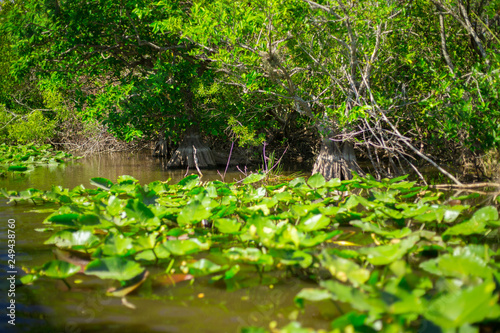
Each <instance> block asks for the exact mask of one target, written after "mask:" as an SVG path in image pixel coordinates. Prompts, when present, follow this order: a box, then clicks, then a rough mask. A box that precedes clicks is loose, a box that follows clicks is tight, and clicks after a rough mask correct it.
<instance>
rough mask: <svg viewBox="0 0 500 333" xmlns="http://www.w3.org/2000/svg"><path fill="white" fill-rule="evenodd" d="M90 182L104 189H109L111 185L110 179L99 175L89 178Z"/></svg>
mask: <svg viewBox="0 0 500 333" xmlns="http://www.w3.org/2000/svg"><path fill="white" fill-rule="evenodd" d="M90 184H92V185H95V186H97V187H99V188H102V189H103V190H106V191H109V189H110V188H111V186H113V182H112V181H111V180H109V179H106V178H100V177H96V178H91V179H90Z"/></svg>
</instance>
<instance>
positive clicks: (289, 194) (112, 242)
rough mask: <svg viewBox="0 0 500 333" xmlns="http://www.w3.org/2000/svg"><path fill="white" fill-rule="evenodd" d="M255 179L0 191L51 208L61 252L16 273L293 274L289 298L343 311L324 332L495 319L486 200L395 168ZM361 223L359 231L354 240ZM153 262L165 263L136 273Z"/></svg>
mask: <svg viewBox="0 0 500 333" xmlns="http://www.w3.org/2000/svg"><path fill="white" fill-rule="evenodd" d="M264 178H265V175H264V174H251V175H249V176H248V177H246V178H245V179H243V180H242V181H240V182H238V183H222V182H219V181H213V182H206V183H201V182H200V179H199V177H198V176H196V175H191V176H188V177H186V178H184V179H183V180H181V181H180V182H179V183H177V184H169V183H168V182H160V181H155V182H152V183H150V184H147V185H140V184H139V183H138V181H137V180H136V179H134V178H133V177H130V176H121V177H119V179H118V180H117V182H116V183H113V182H111V181H110V180H108V179H104V178H93V179H92V181H91V184H93V185H95V186H96V188H88V189H87V188H85V187H84V186H83V185H80V186H78V187H76V188H74V189H72V190H69V189H64V188H61V187H58V186H54V187H53V188H52V190H50V191H39V190H36V189H28V190H26V191H21V192H19V193H18V192H11V191H9V192H7V191H5V190H4V191H2V193H3V194H4V196H6V197H7V198H9V199H10V201H16V202H17V201H23V200H31V201H33V202H35V203H41V202H47V201H49V202H54V203H58V204H59V205H61V207H60V208H59V209H57V210H56V211H55V212H54V213H52V214H51V215H50V216H48V217H47V218H46V220H45V222H44V223H45V224H46V228H44V229H42V230H40V231H49V232H50V233H51V236H50V238H49V239H48V240H47V241H46V244H52V245H54V246H56V247H57V248H59V249H60V250H59V251H58V252H56V253H58V254H59V255H58V258H59V259H57V260H52V261H49V262H47V263H46V264H45V265H43V266H41V267H32V268H30V271H31V274H30V275H27V276H25V277H23V281H24V282H25V283H29V282H34V281H35V280H36V279H39V278H43V277H44V276H46V277H49V278H56V279H67V278H69V277H71V276H73V275H75V274H78V273H83V274H86V275H95V276H97V277H99V278H102V279H112V280H117V281H120V282H121V287H122V288H121V289H118V290H115V291H112V292H110V294H111V295H115V296H123V295H125V294H127V293H129V292H131V291H133V290H134V289H136V288H139V287H140V286H141V284H142V283H143V282H144V281H145V280H147V279H161V278H162V277H163V279H167V280H168V276H171V278H172V279H174V278H175V279H179V276H178V274H179V273H182V274H190V275H193V276H195V277H199V276H206V275H209V276H211V279H212V281H214V282H217V281H218V283H223V284H224V285H226V287H227V288H228V289H234V288H245V287H246V286H252V285H255V283H257V284H259V283H261V284H276V283H279V281H280V280H284V279H287V278H289V277H290V276H299V277H304V278H307V279H310V280H312V281H315V282H316V283H317V287H315V288H306V289H303V290H302V291H301V292H300V293H298V294H297V295H296V297H295V303H296V305H297V306H298V307H300V308H303V307H307V304H308V303H309V302H335V303H336V304H338V306H340V307H341V308H342V311H343V312H344V313H345V314H344V315H342V316H340V317H338V318H332V319H333V321H332V329H333V331H336V332H339V331H343V330H344V329H347V330H348V331H349V330H350V331H365V330H367V331H373V330H376V331H380V330H383V331H385V332H401V331H408V330H418V328H419V327H426V326H428V325H434V326H437V327H440V328H441V329H442V331H444V332H448V331H449V332H452V331H453V332H455V329H456V328H460V330H464V329H467V330H470V331H472V332H477V331H478V327H477V325H478V324H480V325H485V326H488V325H490V324H491V323H492V321H495V320H498V318H499V317H500V305H499V304H498V297H499V295H498V288H497V287H495V281H498V280H499V279H500V270H499V268H500V266H499V264H498V260H497V259H498V257H499V255H500V251H499V249H498V237H499V234H498V232H499V230H500V229H499V227H500V220H499V216H498V210H497V208H496V207H494V206H485V207H482V208H480V209H477V208H476V207H474V206H473V205H468V204H465V202H466V201H467V200H468V199H471V198H474V197H475V196H474V195H472V196H465V197H460V198H446V197H445V196H444V194H443V193H440V192H436V191H429V190H427V189H426V188H425V187H418V186H416V185H415V183H414V182H408V181H404V178H405V177H401V178H399V179H392V180H388V179H383V180H382V181H381V182H378V181H376V180H375V179H374V178H372V177H368V178H359V177H355V178H354V179H353V180H350V181H342V182H341V181H340V180H338V179H332V180H330V181H325V179H324V178H323V177H322V176H321V175H319V174H316V175H314V176H311V177H310V178H309V179H307V180H306V179H304V178H302V177H301V178H296V179H293V180H291V181H286V182H283V183H280V184H277V185H270V184H268V183H267V182H264V181H263V180H264ZM497 200H498V198H497ZM203 225H205V227H203ZM360 232H365V233H366V237H361V238H360V237H357V238H352V236H353V235H354V234H356V235H359V233H360ZM370 235H371V238H370V237H369V236H370ZM75 259H77V260H75ZM158 266H159V267H162V268H164V269H165V273H162V274H160V276H152V277H148V273H147V270H148V268H153V267H158ZM174 272H175V273H176V274H177V275H171V274H173V273H174ZM165 274H166V275H167V277H166V278H165V277H164V276H165ZM189 278H192V277H188V276H187V275H185V276H184V277H182V279H189ZM68 280H69V279H68ZM65 281H66V280H65ZM35 283H36V282H35ZM67 283H68V282H67ZM195 283H196V282H195ZM473 325H476V326H473ZM299 328H300V324H299V323H297V322H294V323H291V324H290V325H288V326H287V327H285V328H283V330H282V332H302V331H301V330H300V329H299ZM265 331H266V330H258V332H265Z"/></svg>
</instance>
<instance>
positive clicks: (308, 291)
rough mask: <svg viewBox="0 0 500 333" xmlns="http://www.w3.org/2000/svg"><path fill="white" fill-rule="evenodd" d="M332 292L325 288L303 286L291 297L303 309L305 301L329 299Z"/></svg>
mask: <svg viewBox="0 0 500 333" xmlns="http://www.w3.org/2000/svg"><path fill="white" fill-rule="evenodd" d="M331 299H332V294H331V293H330V292H329V291H328V290H325V289H319V288H304V289H302V290H301V291H300V292H299V293H298V294H297V295H296V296H295V298H294V299H293V301H294V302H295V304H296V305H297V306H298V307H299V308H301V309H303V308H304V304H305V301H310V302H319V301H324V300H331Z"/></svg>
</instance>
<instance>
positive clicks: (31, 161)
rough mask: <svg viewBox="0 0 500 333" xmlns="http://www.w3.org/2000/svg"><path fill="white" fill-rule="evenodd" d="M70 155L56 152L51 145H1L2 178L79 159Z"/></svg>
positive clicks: (0, 170) (0, 166)
mask: <svg viewBox="0 0 500 333" xmlns="http://www.w3.org/2000/svg"><path fill="white" fill-rule="evenodd" d="M77 158H78V157H75V156H73V155H71V154H69V153H66V152H63V151H55V150H54V149H53V148H52V146H51V145H17V146H10V145H6V144H1V145H0V176H5V175H6V174H7V172H14V173H24V172H30V171H32V170H33V169H34V168H35V167H36V166H40V165H58V164H61V163H64V162H66V161H67V160H70V159H77Z"/></svg>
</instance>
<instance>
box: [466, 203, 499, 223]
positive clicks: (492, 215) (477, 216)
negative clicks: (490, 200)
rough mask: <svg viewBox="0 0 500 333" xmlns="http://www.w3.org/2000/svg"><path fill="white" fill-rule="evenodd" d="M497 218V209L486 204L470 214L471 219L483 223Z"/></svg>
mask: <svg viewBox="0 0 500 333" xmlns="http://www.w3.org/2000/svg"><path fill="white" fill-rule="evenodd" d="M496 220H498V210H497V209H496V208H495V207H493V206H486V207H483V208H480V209H479V210H477V211H476V212H475V213H474V215H472V218H471V221H475V222H477V223H485V222H488V221H496Z"/></svg>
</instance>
